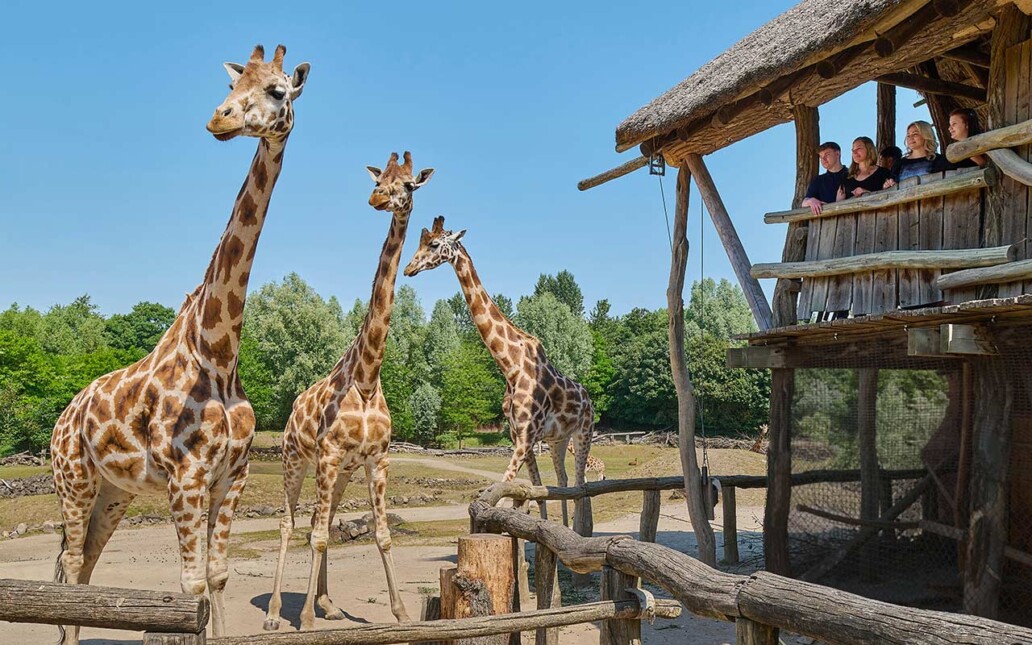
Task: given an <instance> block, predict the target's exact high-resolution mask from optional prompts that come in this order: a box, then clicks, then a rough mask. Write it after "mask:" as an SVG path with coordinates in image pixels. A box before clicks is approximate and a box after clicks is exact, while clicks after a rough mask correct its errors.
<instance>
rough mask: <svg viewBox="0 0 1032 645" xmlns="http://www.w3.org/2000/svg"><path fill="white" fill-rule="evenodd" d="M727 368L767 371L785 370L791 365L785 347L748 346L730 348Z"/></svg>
mask: <svg viewBox="0 0 1032 645" xmlns="http://www.w3.org/2000/svg"><path fill="white" fill-rule="evenodd" d="M727 367H728V368H729V369H743V368H744V369H761V370H767V369H783V368H786V367H790V365H789V362H788V356H787V353H786V351H785V348H784V347H765V346H763V345H747V346H746V347H729V348H728V350H727Z"/></svg>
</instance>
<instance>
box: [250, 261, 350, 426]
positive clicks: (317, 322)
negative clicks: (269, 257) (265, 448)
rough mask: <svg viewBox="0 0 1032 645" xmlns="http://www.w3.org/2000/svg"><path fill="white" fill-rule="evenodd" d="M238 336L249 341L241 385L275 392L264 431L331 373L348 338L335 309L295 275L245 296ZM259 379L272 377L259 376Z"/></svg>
mask: <svg viewBox="0 0 1032 645" xmlns="http://www.w3.org/2000/svg"><path fill="white" fill-rule="evenodd" d="M242 336H243V338H246V339H249V340H248V342H253V346H251V347H250V348H249V350H248V351H247V352H246V353H242V355H241V374H242V376H241V380H242V381H243V384H244V389H245V390H247V391H250V389H251V387H252V386H254V387H256V388H258V390H257V391H261V389H262V388H269V389H271V391H272V392H273V395H272V401H271V402H270V404H269V406H267V407H265V409H264V411H263V415H265V416H260V417H258V427H259V428H262V429H273V428H276V429H278V428H282V427H283V426H284V424H286V420H287V417H289V416H290V410H291V405H292V404H293V402H294V399H295V398H296V397H297V395H298V394H300V393H301V392H302V391H304V390H305V389H306V388H307V387H308V386H309V385H311V384H312V383H314V382H315V381H317V380H319V379H320V378H322V377H323V376H325V375H326V374H327V373H328V372H329V370H330V368H331V367H333V365H334V364H335V363H336V362H337V361H338V360H339V359H340V356H341V355H342V354H343V353H344V350H345V349H346V347H347V340H348V339H347V334H346V332H345V330H344V329H343V328H342V325H341V320H340V316H339V307H336V308H334V307H333V306H331V305H330V304H329V303H327V302H326V301H324V300H323V299H322V298H321V297H320V296H319V294H318V293H316V292H315V290H314V289H312V287H310V286H309V285H308V284H307V283H305V281H304V280H302V279H301V277H300V276H298V275H297V274H296V273H291V274H289V275H287V276H286V277H284V278H283V282H281V283H276V282H270V283H268V284H265V285H263V286H262V287H261V288H260V289H259V290H258V292H257V293H255V294H253V295H252V296H251V297H250V298H248V299H247V307H246V311H245V313H244V328H243V334H242ZM242 344H243V342H242ZM252 361H257V362H258V363H261V365H255V364H253V363H251V362H252ZM243 375H246V376H247V379H246V380H245V379H244V376H243ZM260 378H271V381H261V380H257V379H260ZM252 379H255V380H252ZM273 410H274V413H272V414H270V412H272V411H273ZM255 412H256V414H257V413H258V410H257V409H256V410H255Z"/></svg>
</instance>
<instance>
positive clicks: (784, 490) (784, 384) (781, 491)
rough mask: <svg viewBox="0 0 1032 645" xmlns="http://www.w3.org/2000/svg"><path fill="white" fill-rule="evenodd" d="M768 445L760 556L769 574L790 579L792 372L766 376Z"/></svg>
mask: <svg viewBox="0 0 1032 645" xmlns="http://www.w3.org/2000/svg"><path fill="white" fill-rule="evenodd" d="M770 376H771V379H770V381H771V382H770V422H769V427H770V444H769V445H768V447H767V503H766V505H765V506H764V509H763V555H764V559H765V561H766V566H765V568H766V569H767V571H770V572H771V573H776V574H778V575H782V576H786V577H791V576H792V564H791V560H790V559H789V555H788V513H789V511H790V510H791V504H792V435H791V423H792V397H793V396H794V395H795V370H791V369H779V370H771V373H770Z"/></svg>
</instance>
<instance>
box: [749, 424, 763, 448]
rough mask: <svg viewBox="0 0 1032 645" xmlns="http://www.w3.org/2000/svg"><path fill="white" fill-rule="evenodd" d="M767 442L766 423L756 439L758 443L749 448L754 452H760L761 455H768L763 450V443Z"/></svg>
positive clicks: (761, 427)
mask: <svg viewBox="0 0 1032 645" xmlns="http://www.w3.org/2000/svg"><path fill="white" fill-rule="evenodd" d="M766 440H767V424H766V423H764V424H763V425H761V426H760V435H759V436H758V437H756V441H755V442H753V445H752V448H749V450H751V451H752V452H758V453H760V454H763V453H766V452H767V451H766V450H765V449H764V448H763V442H764V441H766Z"/></svg>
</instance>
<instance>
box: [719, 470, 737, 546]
mask: <svg viewBox="0 0 1032 645" xmlns="http://www.w3.org/2000/svg"><path fill="white" fill-rule="evenodd" d="M720 495H721V497H722V498H723V499H722V500H721V501H722V503H723V508H722V509H721V513H722V514H723V520H724V564H738V508H737V506H736V504H735V487H734V486H722V487H721V488H720Z"/></svg>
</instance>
